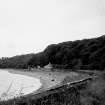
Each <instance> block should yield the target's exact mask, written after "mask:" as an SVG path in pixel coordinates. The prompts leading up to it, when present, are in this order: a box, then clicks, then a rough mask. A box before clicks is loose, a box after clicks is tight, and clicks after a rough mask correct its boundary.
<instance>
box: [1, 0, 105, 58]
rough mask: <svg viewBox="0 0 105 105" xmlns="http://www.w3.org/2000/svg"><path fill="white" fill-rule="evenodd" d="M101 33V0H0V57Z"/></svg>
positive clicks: (104, 10)
mask: <svg viewBox="0 0 105 105" xmlns="http://www.w3.org/2000/svg"><path fill="white" fill-rule="evenodd" d="M101 35H105V0H0V57H11V56H15V55H20V54H27V53H37V52H40V51H43V50H44V49H45V48H46V46H48V45H49V44H56V43H60V42H64V41H70V40H78V39H84V38H94V37H99V36H101Z"/></svg>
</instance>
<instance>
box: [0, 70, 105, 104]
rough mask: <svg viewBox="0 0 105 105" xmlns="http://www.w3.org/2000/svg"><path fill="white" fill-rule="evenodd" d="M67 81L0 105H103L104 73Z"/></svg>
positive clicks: (104, 93) (104, 100) (67, 79)
mask: <svg viewBox="0 0 105 105" xmlns="http://www.w3.org/2000/svg"><path fill="white" fill-rule="evenodd" d="M18 72H19V71H18ZM67 74H68V73H67ZM85 74H86V73H85ZM28 75H29V74H28ZM69 80H70V77H69V78H68V77H67V76H66V78H65V79H64V81H62V82H63V84H61V86H57V87H54V88H51V89H49V90H46V91H43V92H41V93H38V94H30V95H28V96H27V97H20V98H18V99H14V100H9V101H5V102H0V105H105V75H104V73H103V74H101V73H99V74H96V75H95V76H91V78H90V77H89V78H88V79H85V78H84V79H83V80H82V79H81V80H80V81H74V82H72V83H71V84H69V82H71V81H69Z"/></svg>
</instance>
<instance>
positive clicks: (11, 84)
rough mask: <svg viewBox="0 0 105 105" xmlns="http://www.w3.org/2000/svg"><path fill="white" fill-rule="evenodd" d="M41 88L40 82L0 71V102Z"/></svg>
mask: <svg viewBox="0 0 105 105" xmlns="http://www.w3.org/2000/svg"><path fill="white" fill-rule="evenodd" d="M40 87H41V83H40V80H39V79H37V78H32V77H29V76H24V75H20V74H12V73H9V72H8V71H3V70H0V100H8V99H11V98H14V97H18V96H22V95H26V94H29V93H32V92H33V91H36V90H38V89H39V88H40Z"/></svg>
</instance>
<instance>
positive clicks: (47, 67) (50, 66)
mask: <svg viewBox="0 0 105 105" xmlns="http://www.w3.org/2000/svg"><path fill="white" fill-rule="evenodd" d="M44 68H45V69H52V68H53V66H52V64H51V63H49V64H48V65H46V66H44Z"/></svg>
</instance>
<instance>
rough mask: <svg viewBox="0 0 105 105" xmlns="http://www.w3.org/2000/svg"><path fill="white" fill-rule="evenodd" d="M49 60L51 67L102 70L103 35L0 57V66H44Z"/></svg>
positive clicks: (103, 61) (104, 46)
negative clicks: (8, 56) (32, 52)
mask: <svg viewBox="0 0 105 105" xmlns="http://www.w3.org/2000/svg"><path fill="white" fill-rule="evenodd" d="M49 62H50V63H51V64H52V65H53V67H55V68H60V69H61V68H63V69H64V68H65V69H89V70H90V69H91V70H104V69H105V36H101V37H98V38H93V39H83V40H76V41H68V42H63V43H59V44H52V45H49V46H48V47H47V48H46V49H45V50H44V51H43V52H40V53H37V54H28V55H21V56H15V57H11V58H5V59H1V60H0V67H2V68H3V67H4V68H6V67H9V68H27V67H28V66H31V67H37V66H40V67H44V66H45V65H47V64H48V63H49Z"/></svg>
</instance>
